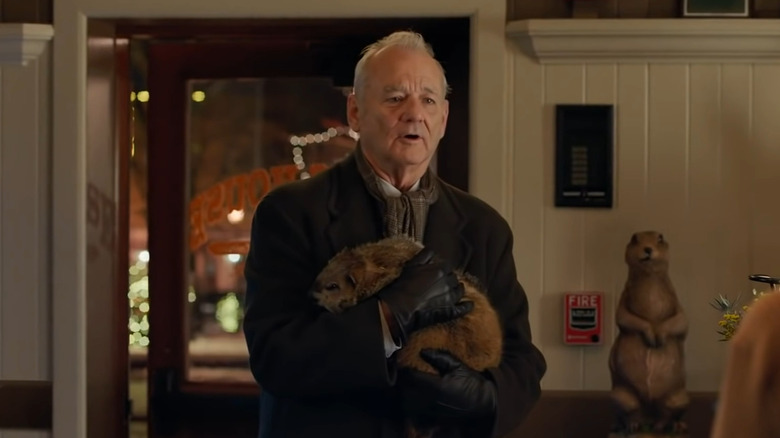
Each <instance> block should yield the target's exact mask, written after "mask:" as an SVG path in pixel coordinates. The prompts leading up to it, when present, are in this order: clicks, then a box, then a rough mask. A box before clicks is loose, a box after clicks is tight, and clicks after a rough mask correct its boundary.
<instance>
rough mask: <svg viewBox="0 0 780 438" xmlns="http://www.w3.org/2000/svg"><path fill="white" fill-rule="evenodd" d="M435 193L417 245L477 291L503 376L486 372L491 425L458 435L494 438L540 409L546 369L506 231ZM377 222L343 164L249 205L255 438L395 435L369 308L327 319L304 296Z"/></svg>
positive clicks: (379, 233)
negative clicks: (488, 311)
mask: <svg viewBox="0 0 780 438" xmlns="http://www.w3.org/2000/svg"><path fill="white" fill-rule="evenodd" d="M439 182H440V191H439V197H438V200H437V202H435V203H434V204H433V205H431V208H430V212H429V216H428V221H427V225H426V230H425V238H424V244H425V245H426V246H428V247H431V248H432V249H433V250H434V251H435V252H436V254H438V255H439V256H441V257H445V258H447V259H449V260H450V261H451V262H452V263H453V265H454V266H455V267H457V268H461V269H464V270H465V271H467V272H469V273H470V274H472V275H474V276H476V277H477V278H478V279H479V280H480V281H481V283H482V284H483V285H484V286H485V287H486V289H487V291H488V296H489V299H490V301H491V302H492V304H493V305H494V307H495V308H496V309H497V311H498V312H499V315H500V318H501V321H502V324H503V331H504V338H505V339H504V354H503V359H502V362H501V365H500V366H499V367H497V368H495V369H490V370H489V374H490V376H491V377H492V379H493V380H494V381H495V383H496V385H497V388H498V413H497V415H496V419H495V421H494V422H493V424H489V425H487V427H484V426H480V427H481V428H482V429H481V430H469V429H463V430H462V431H461V432H460V433H458V434H457V435H461V436H473V437H479V438H486V437H489V436H502V435H504V434H506V433H508V432H509V431H510V430H511V429H513V428H514V427H516V426H517V425H518V424H519V423H520V421H521V420H522V419H523V418H524V417H525V415H526V414H527V413H528V411H529V410H530V408H531V407H532V406H533V404H534V403H535V401H536V400H537V399H538V397H539V393H540V386H539V383H540V380H541V378H542V375H543V374H544V372H545V369H546V364H545V361H544V358H543V357H542V355H541V353H540V352H539V350H538V349H537V348H536V347H535V346H534V345H533V344H532V343H531V336H530V329H529V324H528V302H527V299H526V295H525V292H524V291H523V289H522V287H521V286H520V284H519V282H518V281H517V278H516V273H515V263H514V259H513V255H512V247H513V237H512V232H511V230H510V227H509V226H508V224H507V222H506V221H505V220H504V219H503V218H502V217H501V216H500V215H499V214H498V213H497V212H496V211H495V210H494V209H493V208H491V207H490V206H489V205H488V204H486V203H485V202H483V201H481V200H479V199H477V198H475V197H474V196H472V195H470V194H468V193H466V192H463V191H461V190H458V189H457V188H455V187H452V186H450V185H448V184H446V183H444V182H443V181H441V180H440V181H439ZM381 214H382V213H381V208H380V206H379V204H378V203H377V200H376V199H375V198H373V197H372V196H371V194H370V193H369V192H368V191H367V189H366V188H365V186H364V183H363V180H362V178H361V176H360V174H359V173H358V170H357V165H356V161H355V158H354V156H353V155H350V156H349V157H347V158H345V159H344V160H342V161H341V162H339V163H337V164H336V165H334V166H333V167H331V168H329V169H328V170H326V171H323V172H321V173H319V174H317V175H315V176H313V177H312V178H309V179H306V180H302V181H296V182H293V183H288V184H285V185H282V186H279V187H277V188H275V189H274V190H273V191H271V192H270V193H269V194H268V195H266V196H265V197H264V198H263V200H262V201H261V202H260V204H258V206H257V209H256V210H255V214H254V217H253V221H252V234H251V239H252V242H251V246H250V250H249V254H248V257H247V261H246V268H245V275H246V279H247V293H246V310H245V316H244V333H245V335H246V341H247V345H248V348H249V352H250V364H251V370H252V373H253V375H254V377H255V379H256V380H257V382H258V383H259V385H260V388H261V392H262V394H263V395H262V396H261V414H260V416H261V419H260V422H261V426H260V429H261V431H260V436H261V438H276V437H285V438H298V437H300V438H310V437H315V436H316V437H360V438H373V437H387V438H396V437H399V438H400V437H402V436H403V435H402V428H401V427H400V426H401V422H400V421H399V412H398V408H397V406H398V403H397V400H396V398H395V394H396V390H395V387H394V385H395V382H396V369H395V366H394V361H393V360H388V359H386V358H385V352H384V347H383V343H382V331H381V323H380V318H379V311H378V307H377V303H376V301H375V300H373V299H371V300H368V301H365V302H363V303H361V304H358V305H357V306H355V307H354V308H351V309H349V310H348V311H346V312H343V313H341V314H331V313H327V312H324V311H323V310H322V309H321V308H319V307H317V306H315V305H314V302H313V299H312V298H311V296H310V294H309V290H310V287H311V285H312V283H313V280H314V278H315V276H316V275H317V274H318V273H319V272H320V270H321V269H322V268H323V267H324V266H325V264H326V263H327V262H328V260H329V259H330V258H331V257H332V256H333V255H335V254H336V253H337V252H338V251H339V250H341V249H342V248H345V247H352V246H355V245H358V244H362V243H366V242H371V241H376V240H379V239H380V238H382V237H383V229H382V228H383V226H382V223H383V221H382V216H381ZM476 428H478V427H477V426H475V425H472V427H471V429H476Z"/></svg>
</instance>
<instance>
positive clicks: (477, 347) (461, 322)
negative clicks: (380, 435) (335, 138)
mask: <svg viewBox="0 0 780 438" xmlns="http://www.w3.org/2000/svg"><path fill="white" fill-rule="evenodd" d="M421 249H422V246H421V245H420V244H419V243H417V242H415V241H413V240H411V239H408V238H405V237H391V238H385V239H382V240H379V241H377V242H371V243H367V244H363V245H360V246H357V247H355V248H347V249H344V250H342V251H341V252H339V253H338V254H336V255H335V256H334V257H333V258H332V259H331V260H330V261H329V262H328V264H327V265H326V266H325V268H323V270H322V272H320V274H319V275H318V276H317V278H316V279H315V282H314V290H313V295H314V298H315V299H316V301H317V303H318V304H319V305H321V306H322V307H324V308H326V309H327V310H329V311H330V312H334V313H338V312H342V311H344V310H346V309H348V308H350V307H352V306H354V305H355V304H357V303H358V302H360V301H362V300H364V299H366V298H368V297H370V296H372V295H374V294H375V293H377V292H378V291H379V290H381V289H382V288H383V287H384V286H386V285H387V284H389V283H390V282H392V281H393V280H394V279H396V278H397V277H398V276H399V275H400V274H401V270H402V269H403V266H404V264H405V263H406V262H407V261H408V260H409V259H411V258H412V257H413V256H414V255H415V254H417V253H418V252H419V251H420V250H421ZM456 275H457V276H458V279H459V280H460V282H461V283H462V284H463V287H464V296H463V299H462V300H464V301H472V302H473V303H474V308H473V310H471V311H470V312H469V313H467V314H466V315H464V316H463V317H460V318H458V319H455V320H453V321H449V322H447V323H443V324H437V325H434V326H430V327H427V328H424V329H421V330H419V331H417V332H414V333H412V335H411V336H410V337H409V339H408V340H407V342H406V344H405V345H404V346H403V347H402V348H401V349H400V350H399V351H398V352H397V353H396V354H398V365H399V366H400V367H408V368H413V369H416V370H419V371H423V372H428V373H432V374H438V372H437V371H436V369H434V368H433V367H432V366H431V365H430V364H429V363H428V362H426V361H425V360H423V359H422V358H421V357H420V354H419V353H420V351H421V350H423V349H428V348H433V349H442V350H447V351H449V352H450V353H452V354H453V355H454V356H455V357H457V358H458V359H460V360H461V361H463V363H464V364H466V365H468V366H469V367H471V368H473V369H475V370H477V371H483V370H485V369H487V368H490V367H496V366H498V365H499V363H500V362H501V353H502V348H503V345H502V344H503V341H502V339H503V337H502V332H501V325H500V323H499V321H498V316H497V314H496V312H495V310H494V309H493V307H492V306H491V304H490V302H489V301H488V299H487V296H486V295H485V293H484V290H483V289H482V287H481V285H480V284H479V281H478V280H477V279H476V278H474V277H473V276H471V275H470V274H468V273H465V272H456ZM433 429H434V427H431V426H427V425H426V426H418V427H415V426H414V425H411V424H410V425H409V427H408V429H407V436H409V437H426V436H430V435H431V434H432V433H433Z"/></svg>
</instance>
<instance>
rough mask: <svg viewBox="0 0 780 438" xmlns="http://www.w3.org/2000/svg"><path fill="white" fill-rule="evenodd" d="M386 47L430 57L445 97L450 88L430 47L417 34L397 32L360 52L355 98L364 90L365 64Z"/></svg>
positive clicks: (354, 90)
mask: <svg viewBox="0 0 780 438" xmlns="http://www.w3.org/2000/svg"><path fill="white" fill-rule="evenodd" d="M388 47H401V48H404V49H411V50H421V51H424V52H425V53H427V54H428V55H430V56H431V58H433V60H434V61H436V65H438V66H439V70H441V77H442V90H443V92H444V95H445V96H446V95H447V93H449V92H450V87H449V85H448V84H447V77H446V76H445V75H444V67H442V65H441V63H440V62H439V61H438V60H437V59H436V57H435V56H434V54H433V48H431V45H430V44H428V43H427V42H426V41H425V39H424V38H423V36H422V35H420V34H419V33H417V32H412V31H398V32H393V33H391V34H390V35H387V36H386V37H384V38H382V39H380V40H378V41H376V42H374V43H371V44H369V45H368V46H366V47H365V48H364V49H363V51H362V52H361V57H360V60H358V62H357V65H355V81H354V86H353V92H354V93H355V95H356V96H358V97H359V96H360V95H362V93H363V90H364V89H365V86H366V75H365V67H366V64H367V63H368V61H369V60H370V59H371V58H373V57H374V55H376V54H377V53H378V52H379V51H380V50H382V49H385V48H388Z"/></svg>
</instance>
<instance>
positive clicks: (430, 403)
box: [398, 349, 498, 424]
mask: <svg viewBox="0 0 780 438" xmlns="http://www.w3.org/2000/svg"><path fill="white" fill-rule="evenodd" d="M420 357H422V358H423V360H425V361H426V362H428V363H429V364H431V366H433V367H434V368H435V369H436V370H437V371H439V373H440V375H439V376H437V375H434V374H430V373H424V372H421V371H417V370H413V369H406V368H405V369H403V370H400V371H399V376H398V385H399V386H400V391H401V404H402V409H403V411H404V412H405V413H406V414H407V415H409V416H410V417H412V418H415V417H423V418H438V419H446V420H463V419H466V420H475V419H481V420H491V421H490V424H492V418H493V417H494V416H495V413H496V407H497V406H496V405H497V403H498V402H497V397H498V393H497V389H496V384H495V383H493V381H492V380H490V379H489V378H487V377H486V376H485V375H483V374H481V373H479V372H478V371H475V370H473V369H471V368H469V367H468V366H466V365H465V364H464V363H463V362H461V361H460V360H458V359H457V358H455V357H454V356H453V355H451V354H450V353H448V352H446V351H441V350H430V349H428V350H422V351H421V352H420Z"/></svg>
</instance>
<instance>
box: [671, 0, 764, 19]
mask: <svg viewBox="0 0 780 438" xmlns="http://www.w3.org/2000/svg"><path fill="white" fill-rule="evenodd" d="M682 15H683V17H749V16H750V0H683V11H682Z"/></svg>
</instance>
